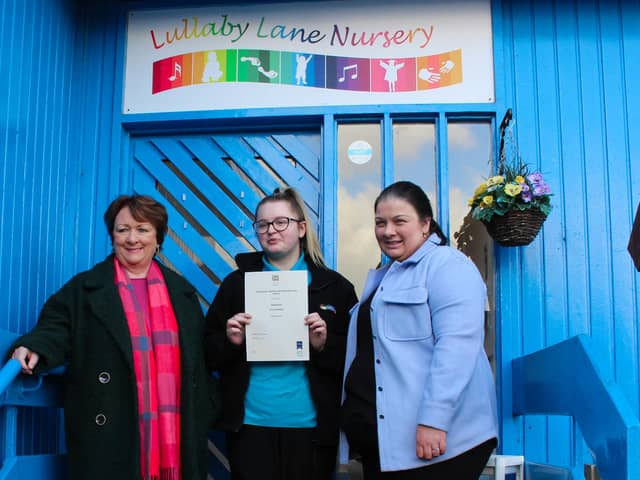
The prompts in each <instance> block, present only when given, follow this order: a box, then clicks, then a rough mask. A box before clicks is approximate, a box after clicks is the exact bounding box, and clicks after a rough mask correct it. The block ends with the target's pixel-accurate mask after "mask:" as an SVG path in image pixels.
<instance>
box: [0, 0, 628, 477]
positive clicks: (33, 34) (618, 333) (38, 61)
mask: <svg viewBox="0 0 640 480" xmlns="http://www.w3.org/2000/svg"><path fill="white" fill-rule="evenodd" d="M147 3H148V4H149V3H150V2H147ZM86 4H90V5H86ZM162 4H166V2H158V3H157V5H162ZM125 5H126V2H120V3H117V2H111V1H107V0H96V1H95V2H82V1H78V2H75V1H72V0H31V1H29V2H24V1H21V0H0V18H2V22H0V55H1V56H2V58H3V68H4V70H3V74H2V75H0V188H1V192H2V195H0V219H2V222H1V223H0V271H1V272H2V274H0V292H2V295H1V297H0V328H4V329H7V330H10V331H13V332H23V331H25V330H26V329H28V328H29V327H30V326H31V325H33V323H34V322H35V319H36V316H37V313H38V310H39V308H40V306H41V305H42V303H43V302H44V300H45V299H46V297H47V296H48V295H49V294H51V293H52V292H53V291H55V290H56V289H57V288H59V287H60V285H61V284H62V283H63V281H65V280H66V279H68V278H69V277H70V276H71V275H72V274H73V273H75V272H77V271H79V270H82V269H85V268H87V267H88V266H90V265H91V264H93V263H94V262H95V261H96V260H97V259H99V258H101V257H103V256H104V254H105V253H106V252H107V251H108V249H109V246H108V241H107V238H106V235H105V234H104V231H103V228H104V227H103V226H102V219H101V215H102V212H103V211H104V209H105V207H106V205H107V203H108V201H109V200H110V199H111V198H112V197H113V195H114V194H115V193H117V192H119V191H121V190H124V189H126V188H128V187H129V186H130V185H131V173H130V171H131V168H130V165H129V163H128V162H129V160H128V159H129V157H130V156H129V150H128V148H129V141H128V134H127V133H126V131H125V130H135V129H137V128H141V127H140V126H141V125H142V123H144V122H149V121H161V120H169V121H171V122H174V123H175V124H179V123H180V121H181V119H182V118H186V119H188V120H190V121H193V122H195V123H194V125H201V124H198V123H197V122H198V121H199V120H201V119H202V118H205V117H207V115H206V114H201V113H196V114H191V113H190V114H184V115H175V114H173V115H171V114H169V115H166V116H164V117H163V116H159V117H158V116H156V117H153V118H150V117H145V116H143V117H142V118H139V119H136V118H135V117H134V118H133V119H132V118H128V119H124V118H123V117H122V116H121V114H120V110H121V108H120V105H121V88H122V87H121V83H122V82H121V79H122V60H123V45H124V39H123V32H124V30H123V21H122V16H121V9H122V8H123V6H125ZM492 5H493V12H494V37H495V49H494V56H495V76H496V98H497V102H496V104H495V105H492V106H491V108H492V109H495V111H496V114H497V116H498V121H499V120H500V118H501V116H502V114H503V112H504V111H505V110H506V108H509V107H511V108H513V112H514V118H515V134H516V137H517V139H518V142H519V147H520V152H521V154H522V155H523V157H524V159H525V160H526V161H529V162H532V163H534V164H535V165H537V166H539V168H540V170H541V171H542V172H543V173H545V175H546V176H547V177H548V179H549V182H550V184H551V187H552V189H553V191H554V192H555V197H554V205H555V209H554V211H553V212H552V214H551V216H550V217H549V219H548V220H547V222H546V223H545V226H544V229H543V234H542V235H541V236H540V237H539V238H538V239H537V240H536V241H535V242H534V243H533V244H532V245H530V246H528V247H525V248H518V249H507V248H501V247H497V270H496V271H497V275H498V282H497V285H498V305H497V321H498V347H497V348H498V352H497V356H498V359H499V366H498V367H499V368H498V380H499V384H500V398H501V404H502V405H501V409H502V416H503V420H502V422H503V448H504V450H505V451H506V452H508V453H521V452H524V454H525V455H526V456H527V458H528V459H529V460H532V461H539V462H548V463H553V464H558V465H572V464H573V463H575V469H574V472H575V477H576V478H580V477H579V474H580V472H581V469H582V462H583V461H584V460H585V459H588V452H586V450H585V448H584V446H583V444H582V441H581V438H580V436H579V434H577V435H576V432H575V428H574V425H573V422H572V421H571V420H569V419H567V418H559V417H526V418H512V416H511V400H510V399H511V380H510V375H511V370H510V362H511V360H512V359H513V358H516V357H518V356H520V355H522V354H526V353H530V352H533V351H535V350H537V349H539V348H542V347H544V346H546V345H551V344H554V343H556V342H558V341H560V340H563V339H565V338H568V337H570V336H572V335H575V334H578V333H585V334H588V335H590V336H592V337H593V339H594V343H595V346H596V348H597V349H598V351H599V354H600V359H601V368H602V369H603V370H604V371H607V372H610V373H611V375H612V376H613V378H615V380H616V382H617V383H618V385H619V386H620V388H621V389H622V391H623V392H624V394H625V396H626V397H627V399H628V401H629V403H630V405H631V407H632V408H633V410H634V411H636V412H640V381H639V370H640V366H639V361H640V360H639V359H640V352H639V349H638V341H639V336H638V321H639V313H638V304H639V301H638V300H640V286H639V279H640V276H639V274H638V273H636V272H635V271H634V270H633V269H632V264H631V261H630V258H629V256H628V254H627V252H626V244H627V241H628V238H629V233H630V230H631V221H632V218H633V213H634V211H635V207H636V206H637V204H638V202H639V201H640V135H638V132H640V85H639V84H638V82H637V78H639V77H640V62H638V61H637V59H638V53H637V52H639V51H640V36H639V35H638V34H637V32H638V31H640V5H639V4H638V2H637V0H634V1H623V0H620V1H619V2H610V1H607V0H601V1H598V0H592V1H580V0H574V1H566V2H564V1H563V2H560V1H549V0H546V1H533V0H532V1H528V2H527V1H516V0H513V1H506V0H505V1H499V0H496V1H494V2H493V3H492ZM467 108H468V109H469V110H470V111H471V110H473V109H474V108H480V109H481V110H483V111H486V110H487V107H486V106H484V107H483V106H480V107H477V106H475V107H474V106H469V107H467V106H451V108H450V109H449V110H457V111H463V112H464V111H466V110H467ZM491 108H490V109H491ZM423 109H424V107H423V106H416V107H415V108H413V110H412V109H411V107H406V106H404V107H399V108H398V109H397V110H395V111H422V110H423ZM355 110H357V109H353V108H350V109H342V110H340V109H337V111H338V113H353V112H354V111H355ZM390 111H391V112H392V113H393V112H394V109H393V108H392V107H391V108H390ZM305 113H311V114H313V115H318V116H323V115H324V128H325V130H327V131H325V145H326V146H327V147H332V145H333V142H332V141H331V139H332V138H334V137H335V131H334V128H335V125H334V123H333V120H334V117H333V114H334V113H336V111H331V110H326V109H306V110H305ZM365 113H381V114H386V115H388V113H389V111H384V110H380V109H376V108H375V107H368V108H367V109H366V111H365ZM286 114H287V115H290V116H295V114H296V112H295V111H290V110H288V111H287V112H286ZM275 115H278V112H277V111H276V112H274V111H272V110H269V111H252V112H234V117H249V118H254V119H255V118H259V117H260V116H266V117H271V119H273V118H274V116H275ZM208 117H209V118H213V119H214V123H215V122H216V121H217V122H218V124H225V123H229V122H228V119H226V118H225V114H224V113H220V112H214V113H211V114H210V115H208ZM235 121H237V118H236V119H234V120H232V122H235ZM269 121H271V120H269ZM125 122H126V124H125ZM138 122H139V123H138ZM328 167H329V168H327V170H326V171H328V172H330V171H331V165H329V166H328ZM543 394H544V392H541V395H543Z"/></svg>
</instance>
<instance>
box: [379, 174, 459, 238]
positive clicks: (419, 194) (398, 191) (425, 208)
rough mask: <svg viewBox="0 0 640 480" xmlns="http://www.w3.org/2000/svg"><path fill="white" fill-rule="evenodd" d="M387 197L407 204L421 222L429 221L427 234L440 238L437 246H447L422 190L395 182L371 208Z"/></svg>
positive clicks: (381, 193)
mask: <svg viewBox="0 0 640 480" xmlns="http://www.w3.org/2000/svg"><path fill="white" fill-rule="evenodd" d="M387 197H395V198H399V199H402V200H404V201H406V202H408V203H409V204H410V205H411V206H412V207H413V208H414V209H415V210H416V212H417V213H418V217H419V218H420V219H422V220H427V219H428V220H431V222H430V223H429V234H432V233H435V234H437V235H438V237H440V243H439V245H446V244H447V236H446V235H445V234H444V232H443V231H442V228H440V225H438V222H436V221H435V219H434V218H433V209H432V208H431V202H430V201H429V197H427V194H426V193H424V190H422V188H420V187H419V186H418V185H416V184H415V183H412V182H408V181H400V182H395V183H392V184H391V185H389V186H388V187H386V188H385V189H384V190H382V192H380V195H378V198H376V201H375V203H374V206H373V208H374V209H376V208H377V207H378V203H380V201H381V200H384V199H386V198H387Z"/></svg>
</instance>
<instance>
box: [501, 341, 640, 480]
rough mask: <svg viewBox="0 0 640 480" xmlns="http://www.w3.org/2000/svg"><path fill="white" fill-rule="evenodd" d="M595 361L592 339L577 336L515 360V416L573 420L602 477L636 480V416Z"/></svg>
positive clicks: (639, 445) (639, 442)
mask: <svg viewBox="0 0 640 480" xmlns="http://www.w3.org/2000/svg"><path fill="white" fill-rule="evenodd" d="M596 358H597V357H596V354H595V351H594V348H593V346H592V340H591V338H590V337H588V336H586V335H578V336H575V337H572V338H570V339H568V340H565V341H564V342H560V343H558V344H556V345H553V346H551V347H547V348H544V349H542V350H540V351H537V352H534V353H532V354H530V355H525V356H523V357H520V358H517V359H515V360H513V414H514V415H529V414H540V415H568V416H572V417H574V418H575V419H576V422H577V423H578V425H579V426H580V430H581V432H582V434H583V437H584V440H585V442H586V443H587V445H588V446H589V449H590V450H591V451H592V452H593V455H594V459H595V462H596V464H597V467H598V470H599V472H600V474H601V476H602V478H607V479H620V480H637V479H639V478H640V455H638V453H637V452H639V451H640V422H639V421H638V416H637V414H636V413H635V412H634V411H633V410H632V409H631V407H630V405H629V403H628V402H627V400H626V398H625V396H624V394H623V393H622V391H621V390H620V388H619V387H618V386H617V385H616V384H615V383H614V382H613V381H612V380H610V379H609V378H608V377H606V376H604V375H603V374H602V372H601V371H600V369H599V368H598V366H597V364H596V361H595V359H596Z"/></svg>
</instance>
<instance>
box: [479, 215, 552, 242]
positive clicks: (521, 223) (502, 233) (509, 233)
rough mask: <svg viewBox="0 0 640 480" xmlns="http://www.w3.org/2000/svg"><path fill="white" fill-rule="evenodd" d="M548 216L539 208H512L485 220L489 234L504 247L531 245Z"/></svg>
mask: <svg viewBox="0 0 640 480" xmlns="http://www.w3.org/2000/svg"><path fill="white" fill-rule="evenodd" d="M546 218H547V216H546V215H545V214H544V213H542V212H541V211H540V210H538V209H537V208H530V209H529V210H510V211H508V212H507V213H505V214H504V215H494V216H493V217H491V220H490V221H488V222H484V224H485V226H486V227H487V231H488V232H489V235H491V237H493V239H494V240H495V241H496V242H498V243H499V244H500V245H502V246H504V247H518V246H522V245H529V244H530V243H531V242H533V239H534V238H536V235H538V232H539V231H540V228H541V227H542V224H543V223H544V221H545V220H546Z"/></svg>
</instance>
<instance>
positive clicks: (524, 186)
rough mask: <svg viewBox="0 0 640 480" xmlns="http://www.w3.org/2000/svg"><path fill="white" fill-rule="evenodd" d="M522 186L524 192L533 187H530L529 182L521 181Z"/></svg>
mask: <svg viewBox="0 0 640 480" xmlns="http://www.w3.org/2000/svg"><path fill="white" fill-rule="evenodd" d="M520 186H521V187H522V191H523V192H528V191H529V190H531V189H530V188H529V185H528V184H526V183H521V184H520Z"/></svg>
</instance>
